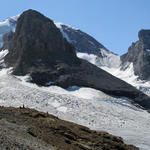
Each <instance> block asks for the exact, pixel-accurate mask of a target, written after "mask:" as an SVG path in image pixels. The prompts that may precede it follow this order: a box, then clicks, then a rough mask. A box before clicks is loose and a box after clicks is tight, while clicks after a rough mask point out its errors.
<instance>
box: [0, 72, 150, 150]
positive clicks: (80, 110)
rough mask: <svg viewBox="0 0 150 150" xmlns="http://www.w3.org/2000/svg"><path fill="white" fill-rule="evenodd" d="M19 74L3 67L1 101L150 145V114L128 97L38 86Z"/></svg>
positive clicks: (80, 88)
mask: <svg viewBox="0 0 150 150" xmlns="http://www.w3.org/2000/svg"><path fill="white" fill-rule="evenodd" d="M27 80H30V77H29V76H24V77H18V76H13V75H11V74H10V69H2V70H0V105H1V106H13V107H19V106H23V105H24V106H25V107H29V108H34V109H37V110H40V111H44V112H49V113H50V114H53V115H55V116H58V117H59V118H61V119H64V120H68V121H72V122H75V123H78V124H81V125H85V126H87V127H90V128H91V129H96V130H105V131H108V132H109V133H112V134H114V135H118V136H121V137H123V138H124V140H125V142H126V143H128V144H134V145H136V146H138V147H140V148H141V150H148V149H150V143H149V141H150V114H149V113H147V112H146V111H144V110H142V109H140V108H137V107H135V106H133V105H131V104H130V102H128V101H127V99H126V98H115V97H111V96H109V95H106V94H104V93H103V92H101V91H98V90H95V89H91V88H85V87H76V86H74V87H70V88H68V89H67V90H65V89H62V88H60V87H57V86H50V87H39V86H37V85H36V84H32V83H29V82H27Z"/></svg>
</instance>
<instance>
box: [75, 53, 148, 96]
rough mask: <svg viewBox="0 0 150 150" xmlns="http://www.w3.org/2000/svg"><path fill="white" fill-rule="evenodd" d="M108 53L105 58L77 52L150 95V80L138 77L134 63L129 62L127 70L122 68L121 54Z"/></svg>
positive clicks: (81, 56)
mask: <svg viewBox="0 0 150 150" xmlns="http://www.w3.org/2000/svg"><path fill="white" fill-rule="evenodd" d="M106 55H108V56H106V57H104V58H103V59H104V60H103V59H102V58H100V57H98V56H96V55H93V54H87V53H77V56H78V57H79V58H81V59H85V60H87V61H89V62H90V63H92V64H94V65H96V66H97V67H99V68H101V69H103V70H105V71H107V72H109V73H110V74H112V75H114V76H115V77H118V78H120V79H121V80H124V81H125V82H128V83H129V84H131V85H133V86H135V87H136V88H137V89H139V90H141V91H142V92H144V93H145V94H147V95H149V96H150V82H149V81H144V80H140V79H138V76H136V75H135V74H134V70H133V64H132V63H129V64H128V67H127V69H126V70H121V69H120V59H119V56H115V55H110V54H107V53H106Z"/></svg>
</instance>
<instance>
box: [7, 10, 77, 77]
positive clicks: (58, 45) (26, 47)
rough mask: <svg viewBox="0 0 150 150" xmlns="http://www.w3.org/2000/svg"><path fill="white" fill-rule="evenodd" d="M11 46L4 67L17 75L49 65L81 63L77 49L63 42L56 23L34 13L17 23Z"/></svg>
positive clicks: (22, 17) (30, 12) (30, 11)
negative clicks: (11, 68) (11, 69)
mask: <svg viewBox="0 0 150 150" xmlns="http://www.w3.org/2000/svg"><path fill="white" fill-rule="evenodd" d="M10 45H11V46H10V48H9V51H10V52H9V54H8V55H7V57H6V58H5V63H6V65H7V66H12V67H13V68H14V73H16V74H26V73H30V72H32V71H33V72H34V70H36V71H40V70H41V69H47V66H48V65H49V64H56V63H57V62H65V63H66V64H67V63H69V64H72V63H77V62H78V59H77V58H76V57H75V55H76V54H75V50H74V47H73V46H72V45H71V44H69V43H68V42H67V41H66V40H65V39H64V38H63V36H62V34H61V33H60V31H59V30H58V29H57V28H56V26H55V25H54V23H53V21H51V20H50V19H48V18H46V17H44V16H43V15H41V14H40V13H37V12H36V11H33V10H29V11H26V12H24V13H23V14H22V15H21V16H20V18H19V19H18V22H17V27H16V31H15V33H14V35H13V38H12V41H11V44H10ZM63 53H65V55H63ZM51 66H52V65H51ZM43 71H44V70H43Z"/></svg>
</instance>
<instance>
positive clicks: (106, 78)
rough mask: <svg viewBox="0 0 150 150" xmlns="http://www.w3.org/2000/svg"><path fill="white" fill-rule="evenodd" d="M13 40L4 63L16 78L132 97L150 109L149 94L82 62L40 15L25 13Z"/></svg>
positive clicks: (60, 35)
mask: <svg viewBox="0 0 150 150" xmlns="http://www.w3.org/2000/svg"><path fill="white" fill-rule="evenodd" d="M11 34H12V33H11ZM11 37H12V38H11V39H9V40H10V41H9V42H7V43H9V46H8V48H9V53H8V55H7V56H6V57H5V58H4V60H5V64H6V66H7V67H13V73H14V74H15V75H26V74H30V75H31V77H32V82H34V83H36V84H39V85H46V84H47V83H52V84H54V85H58V86H61V87H63V88H67V87H69V86H74V85H76V86H84V87H92V88H95V89H98V90H101V91H103V92H105V93H107V94H111V95H114V96H125V97H128V98H130V99H131V100H132V101H133V102H134V103H137V104H139V105H141V106H143V107H144V108H146V109H149V108H150V98H149V97H148V96H147V95H145V94H143V93H142V92H140V91H138V90H137V89H136V88H134V87H133V86H131V85H129V84H127V83H126V82H124V81H122V80H120V79H118V78H116V77H114V76H112V75H111V74H109V73H107V72H105V71H104V70H102V69H100V68H98V67H96V66H95V65H92V64H90V63H89V62H87V61H85V60H81V59H79V58H78V57H77V56H76V53H75V48H74V47H73V45H72V44H70V43H68V42H67V40H66V39H65V38H63V35H62V34H61V32H60V31H59V29H58V28H57V27H56V26H55V24H54V23H53V21H52V20H50V19H48V18H46V17H45V16H43V15H42V14H40V13H39V12H37V11H34V10H28V11H26V12H24V13H23V14H22V15H21V16H20V17H19V19H18V21H17V26H16V31H15V33H13V35H11ZM5 42H6V41H5ZM5 42H4V45H5Z"/></svg>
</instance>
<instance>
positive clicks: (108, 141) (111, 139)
mask: <svg viewBox="0 0 150 150" xmlns="http://www.w3.org/2000/svg"><path fill="white" fill-rule="evenodd" d="M0 129H1V130H0V146H1V150H6V149H7V150H20V149H21V150H27V149H28V150H48V149H49V150H58V149H61V150H106V149H109V150H138V148H136V147H134V146H132V145H126V144H124V142H123V140H122V138H120V137H116V136H113V135H110V134H108V133H106V132H103V131H93V130H90V129H88V128H87V127H84V126H80V125H77V124H74V123H71V122H67V121H63V120H60V119H58V118H57V117H54V116H52V115H49V114H47V113H42V112H38V111H36V110H32V109H27V108H12V107H9V108H6V107H0Z"/></svg>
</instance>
